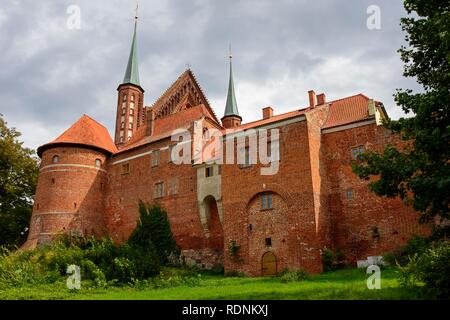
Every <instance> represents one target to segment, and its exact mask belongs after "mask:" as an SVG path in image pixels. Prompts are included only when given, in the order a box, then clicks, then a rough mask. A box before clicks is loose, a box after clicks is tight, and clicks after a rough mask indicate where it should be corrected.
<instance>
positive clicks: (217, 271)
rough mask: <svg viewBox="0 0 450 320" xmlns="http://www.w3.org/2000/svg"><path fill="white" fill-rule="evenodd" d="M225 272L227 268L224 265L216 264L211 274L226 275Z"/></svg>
mask: <svg viewBox="0 0 450 320" xmlns="http://www.w3.org/2000/svg"><path fill="white" fill-rule="evenodd" d="M224 272H225V268H224V266H223V263H216V264H215V265H213V267H212V268H211V273H212V274H224Z"/></svg>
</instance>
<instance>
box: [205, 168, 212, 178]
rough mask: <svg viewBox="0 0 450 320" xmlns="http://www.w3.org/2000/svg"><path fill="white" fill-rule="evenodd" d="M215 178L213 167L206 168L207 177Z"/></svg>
mask: <svg viewBox="0 0 450 320" xmlns="http://www.w3.org/2000/svg"><path fill="white" fill-rule="evenodd" d="M212 176H213V167H206V168H205V177H206V178H208V177H212Z"/></svg>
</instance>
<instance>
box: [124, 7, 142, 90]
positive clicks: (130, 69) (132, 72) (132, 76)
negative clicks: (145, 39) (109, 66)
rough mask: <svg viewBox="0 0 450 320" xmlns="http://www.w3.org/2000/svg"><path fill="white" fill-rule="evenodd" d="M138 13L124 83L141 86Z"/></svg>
mask: <svg viewBox="0 0 450 320" xmlns="http://www.w3.org/2000/svg"><path fill="white" fill-rule="evenodd" d="M137 19H138V17H137V14H136V17H135V22H134V34H133V42H132V43H131V51H130V57H129V58H128V65H127V70H126V71H125V76H124V77H123V84H126V83H131V84H134V85H137V86H141V85H140V83H139V70H138V59H137V44H136V28H137Z"/></svg>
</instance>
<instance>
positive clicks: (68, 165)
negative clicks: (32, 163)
mask: <svg viewBox="0 0 450 320" xmlns="http://www.w3.org/2000/svg"><path fill="white" fill-rule="evenodd" d="M57 167H79V168H88V169H95V170H99V171H103V172H105V173H106V170H105V169H102V168H99V167H96V166H90V165H87V164H76V163H64V164H49V165H47V166H45V167H42V168H41V169H40V170H39V171H40V172H41V171H42V170H44V169H47V168H57ZM52 171H64V170H47V171H45V172H52Z"/></svg>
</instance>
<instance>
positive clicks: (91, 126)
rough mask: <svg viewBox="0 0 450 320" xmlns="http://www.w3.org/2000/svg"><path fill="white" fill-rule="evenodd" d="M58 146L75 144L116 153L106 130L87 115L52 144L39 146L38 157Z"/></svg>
mask: <svg viewBox="0 0 450 320" xmlns="http://www.w3.org/2000/svg"><path fill="white" fill-rule="evenodd" d="M58 144H77V145H84V146H90V147H94V148H96V149H100V150H103V151H106V152H108V153H115V152H117V148H116V145H115V144H114V142H113V141H112V139H111V136H110V135H109V133H108V130H107V129H106V128H105V127H104V126H103V125H101V124H100V123H98V122H97V121H95V120H94V119H92V118H91V117H89V116H87V115H83V116H82V117H81V118H80V119H78V121H77V122H75V123H74V124H73V125H72V126H71V127H70V128H69V129H67V130H66V131H64V133H63V134H61V135H60V136H59V137H58V138H56V139H55V140H53V141H52V142H50V143H47V144H44V145H43V146H40V147H39V148H38V150H37V152H38V155H39V156H41V154H42V152H43V151H44V150H45V149H47V148H49V147H51V146H54V145H58Z"/></svg>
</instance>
